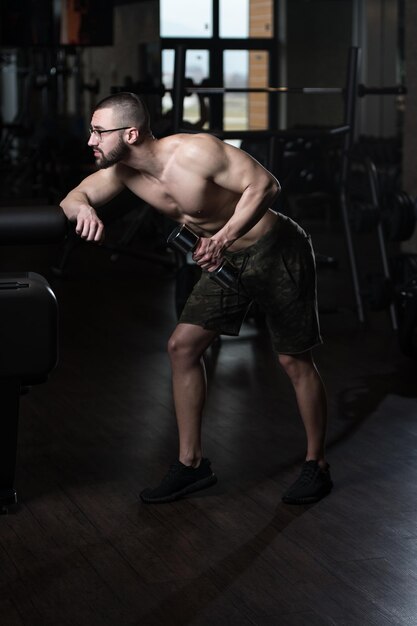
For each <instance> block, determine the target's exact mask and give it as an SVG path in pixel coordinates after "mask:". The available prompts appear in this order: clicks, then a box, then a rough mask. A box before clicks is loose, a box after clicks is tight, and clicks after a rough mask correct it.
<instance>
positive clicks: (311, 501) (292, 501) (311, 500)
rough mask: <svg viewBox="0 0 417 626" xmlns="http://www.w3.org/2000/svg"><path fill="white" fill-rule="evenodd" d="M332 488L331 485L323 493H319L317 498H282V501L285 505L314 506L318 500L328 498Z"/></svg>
mask: <svg viewBox="0 0 417 626" xmlns="http://www.w3.org/2000/svg"><path fill="white" fill-rule="evenodd" d="M332 488H333V485H331V486H330V487H328V488H327V489H325V490H324V491H323V492H321V493H320V494H319V495H317V496H309V497H306V498H291V497H286V496H283V497H282V501H283V502H284V503H285V504H314V503H315V502H319V501H320V500H322V499H323V498H325V497H326V496H328V495H329V493H330V492H331V490H332Z"/></svg>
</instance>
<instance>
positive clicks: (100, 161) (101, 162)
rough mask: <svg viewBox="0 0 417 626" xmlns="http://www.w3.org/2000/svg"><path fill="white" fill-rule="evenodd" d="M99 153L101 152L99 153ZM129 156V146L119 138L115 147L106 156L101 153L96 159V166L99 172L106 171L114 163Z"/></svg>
mask: <svg viewBox="0 0 417 626" xmlns="http://www.w3.org/2000/svg"><path fill="white" fill-rule="evenodd" d="M100 152H101V151H100ZM128 154H129V146H127V145H126V144H125V143H124V141H123V139H122V138H120V141H119V143H118V144H117V146H116V147H115V148H114V149H113V150H111V151H110V152H109V153H108V155H107V156H104V154H103V153H102V154H101V156H100V157H96V165H97V167H98V168H99V169H100V170H104V169H107V168H108V167H111V166H112V165H115V164H116V163H119V162H120V161H121V160H122V159H124V158H125V157H126V156H127V155H128Z"/></svg>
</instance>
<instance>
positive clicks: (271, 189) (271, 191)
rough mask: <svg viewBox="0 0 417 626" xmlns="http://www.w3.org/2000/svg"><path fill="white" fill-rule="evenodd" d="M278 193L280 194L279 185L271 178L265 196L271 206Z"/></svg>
mask: <svg viewBox="0 0 417 626" xmlns="http://www.w3.org/2000/svg"><path fill="white" fill-rule="evenodd" d="M280 193H281V185H280V184H279V182H278V181H277V179H276V178H272V177H271V178H270V179H269V180H268V185H267V188H266V196H267V198H268V201H269V202H270V203H271V204H272V202H274V201H275V200H276V199H277V198H278V196H279V194H280Z"/></svg>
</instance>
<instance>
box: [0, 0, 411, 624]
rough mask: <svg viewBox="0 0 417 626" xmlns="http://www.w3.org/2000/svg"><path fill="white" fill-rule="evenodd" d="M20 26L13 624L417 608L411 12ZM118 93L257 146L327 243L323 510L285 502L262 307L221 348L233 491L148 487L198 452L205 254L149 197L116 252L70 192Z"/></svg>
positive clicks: (49, 7) (212, 352)
mask: <svg viewBox="0 0 417 626" xmlns="http://www.w3.org/2000/svg"><path fill="white" fill-rule="evenodd" d="M173 16H174V17H173ZM0 20H1V21H0V154H1V159H0V177H1V185H0V268H1V269H0V304H1V306H0V390H1V395H0V406H1V421H0V481H1V482H0V509H1V512H2V515H0V581H1V587H0V623H1V624H2V626H38V625H39V626H44V625H45V626H46V625H48V626H49V625H50V626H61V625H62V626H64V625H65V626H67V625H68V626H96V625H97V626H104V625H106V626H107V625H108V626H134V625H135V626H136V625H143V626H148V625H149V626H151V625H155V626H165V625H167V626H171V625H172V626H177V625H178V626H185V625H194V626H196V625H200V626H223V625H233V626H243V625H248V626H249V625H253V626H255V625H259V626H304V625H307V624H308V625H309V626H310V625H317V626H327V625H329V626H330V625H332V626H334V625H336V626H342V625H343V626H347V625H349V626H354V625H355V626H371V625H373V626H388V625H396V626H405V625H407V626H410V625H413V624H416V625H417V601H416V597H417V596H416V587H417V544H416V536H417V471H415V469H414V461H415V459H416V454H417V376H416V375H417V360H416V359H417V235H416V229H415V225H416V218H417V211H416V206H417V205H416V198H417V176H416V172H417V142H416V132H417V115H416V111H417V78H416V76H417V73H416V69H417V47H416V44H415V41H416V40H417V36H416V35H417V26H416V25H417V6H416V4H415V2H414V1H413V0H239V2H236V1H235V0H194V2H189V1H187V0H181V1H180V0H160V1H159V0H132V1H129V0H113V1H111V0H106V1H99V0H66V1H65V0H39V1H36V2H35V1H33V0H14V2H7V1H6V2H3V3H2V4H1V7H0ZM118 91H132V92H135V93H138V94H141V95H142V96H143V97H144V99H145V100H146V102H147V104H148V107H149V109H150V113H151V121H152V127H153V130H154V133H155V136H156V137H163V136H166V135H169V134H173V133H176V132H190V133H192V132H209V133H212V134H214V135H216V136H217V137H219V138H220V139H222V140H224V141H230V142H232V143H234V145H237V146H238V147H240V148H241V149H242V150H246V151H247V152H249V153H250V154H251V155H252V156H254V157H255V158H256V159H257V160H259V161H260V162H261V163H262V164H263V165H264V166H266V167H267V168H268V169H270V171H271V172H272V173H273V174H274V175H275V176H276V177H277V178H278V180H279V181H280V182H281V185H282V193H281V195H280V196H279V199H278V201H277V203H276V206H274V207H273V208H274V209H275V210H277V211H280V212H282V213H284V214H285V215H288V216H289V217H291V218H292V219H294V220H296V221H297V222H298V223H299V224H300V225H301V226H302V227H303V228H304V229H305V230H307V231H308V232H309V233H310V234H311V236H312V241H313V245H314V249H315V253H316V261H317V280H318V300H319V314H320V324H321V331H322V335H323V339H324V343H323V345H322V346H319V347H318V348H316V349H315V351H314V356H315V360H316V362H317V364H318V367H319V369H320V372H321V375H322V377H323V380H324V383H325V386H326V390H327V394H328V405H329V428H328V434H327V457H328V461H329V463H330V466H331V471H332V477H333V481H334V488H333V490H332V492H331V494H330V495H329V496H328V497H326V498H324V499H322V500H321V501H319V502H317V503H316V504H312V505H305V506H291V505H286V504H284V503H283V502H282V501H281V494H282V492H283V491H284V490H285V488H286V487H287V486H288V485H289V484H290V483H291V482H292V481H293V480H294V479H295V478H296V476H297V473H298V471H299V466H300V463H302V461H303V458H304V454H305V435H304V430H303V428H302V423H301V421H300V418H299V415H298V411H297V407H296V402H295V398H294V393H293V389H292V387H291V385H290V384H289V381H288V379H287V377H286V376H285V374H284V373H283V372H282V370H281V369H280V367H279V364H278V361H277V358H276V355H275V354H274V352H273V349H272V347H271V343H270V340H269V335H268V331H267V328H266V327H265V321H264V318H263V315H262V312H261V311H259V310H257V309H256V308H254V309H253V310H251V311H250V312H249V315H248V317H247V319H246V321H245V323H244V326H243V329H242V332H241V334H240V336H239V337H237V338H231V337H222V338H221V339H220V340H219V341H218V342H216V343H215V344H214V345H213V347H211V348H210V349H209V350H208V351H207V353H206V354H205V363H206V368H207V377H208V389H209V392H208V401H207V405H206V409H205V413H204V425H203V435H204V453H205V454H206V455H207V456H208V457H209V458H210V459H211V460H212V462H213V465H214V466H215V471H216V474H217V476H218V484H217V485H215V486H214V487H212V488H211V489H210V490H207V491H202V492H200V493H196V494H194V495H192V496H189V497H187V498H183V499H181V500H178V501H177V502H173V503H170V504H164V505H153V506H152V505H151V506H146V505H144V504H143V503H142V502H141V501H140V498H139V494H140V492H141V491H142V489H144V488H145V487H147V486H149V485H153V484H156V483H157V482H158V480H159V479H160V478H161V476H162V475H163V474H164V472H165V471H166V469H167V466H168V465H169V464H170V463H171V462H172V461H173V460H175V457H176V455H177V429H176V423H175V417H174V408H173V401H172V394H171V371H170V365H169V360H168V357H167V353H166V345H167V341H168V339H169V337H170V334H171V332H172V330H173V328H174V327H175V324H176V322H177V319H178V314H179V310H180V309H181V307H182V306H183V303H184V301H185V299H186V297H187V295H188V294H189V291H190V280H191V279H192V277H193V275H194V274H195V270H196V267H195V266H193V265H190V263H189V260H188V259H187V258H186V257H185V256H184V255H182V254H181V253H178V252H174V251H173V250H172V248H170V247H169V246H168V245H167V237H168V236H169V233H170V232H171V231H172V228H173V227H174V226H175V223H173V222H171V221H170V220H168V219H167V218H164V217H162V216H161V215H160V214H159V213H157V212H155V211H154V210H153V207H151V206H149V205H147V204H146V203H145V202H144V201H142V200H141V199H140V198H137V197H135V196H134V195H133V194H131V193H130V192H123V193H122V194H120V195H119V196H117V197H116V198H114V200H112V201H111V202H110V203H108V204H107V205H105V206H103V207H101V208H100V209H99V213H100V216H101V219H102V220H103V222H104V224H105V228H106V238H105V240H104V242H103V243H102V244H100V245H97V244H94V243H87V242H84V241H82V240H81V239H80V238H79V237H78V236H77V235H76V234H75V232H74V225H73V224H71V223H69V222H67V220H66V219H65V218H64V216H63V214H62V212H61V210H60V209H59V204H60V202H61V200H62V199H63V198H64V196H65V195H66V194H67V193H68V191H70V190H71V189H72V188H73V187H74V186H76V185H77V184H78V183H79V182H80V181H81V180H82V179H83V178H84V177H86V176H87V175H88V174H89V173H92V172H93V171H94V169H95V164H94V158H93V155H92V152H91V150H90V149H89V148H88V146H87V140H88V128H89V124H90V115H91V111H92V110H93V108H94V106H95V104H96V103H97V102H98V101H99V100H100V99H101V98H104V97H105V96H107V95H109V94H111V93H117V92H118ZM414 420H416V423H414ZM414 438H416V440H414ZM414 444H416V446H415V445H414ZM415 479H416V484H414V480H415ZM414 553H415V554H414Z"/></svg>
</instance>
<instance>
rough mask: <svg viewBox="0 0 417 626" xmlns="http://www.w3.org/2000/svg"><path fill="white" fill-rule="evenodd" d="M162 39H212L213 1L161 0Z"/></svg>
mask: <svg viewBox="0 0 417 626" xmlns="http://www.w3.org/2000/svg"><path fill="white" fill-rule="evenodd" d="M159 10H160V33H161V37H212V36H213V18H212V11H213V8H212V0H160V9H159Z"/></svg>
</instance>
